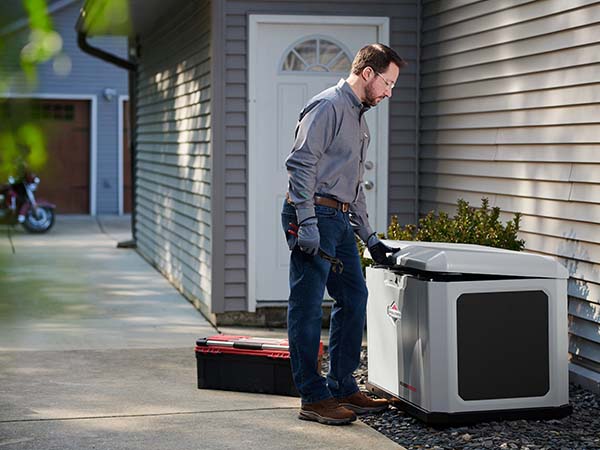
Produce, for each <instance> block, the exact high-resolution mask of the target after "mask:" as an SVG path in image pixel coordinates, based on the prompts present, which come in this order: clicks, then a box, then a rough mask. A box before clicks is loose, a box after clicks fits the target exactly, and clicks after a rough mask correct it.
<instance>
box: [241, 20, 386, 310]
mask: <svg viewBox="0 0 600 450" xmlns="http://www.w3.org/2000/svg"><path fill="white" fill-rule="evenodd" d="M259 24H323V25H328V24H344V25H373V26H376V27H377V28H378V35H379V39H378V40H379V42H381V43H382V44H386V45H389V40H390V19H389V17H357V16H318V15H315V16H307V15H278V14H250V15H249V16H248V86H247V92H248V175H247V178H246V181H247V185H248V203H247V204H248V205H249V206H248V228H247V232H248V254H247V255H246V256H247V259H246V267H247V270H248V285H247V289H248V311H250V312H255V311H256V306H257V305H256V281H257V279H256V270H255V264H256V261H259V260H260V259H259V258H257V257H256V256H257V255H258V252H257V248H256V242H255V239H254V236H255V232H256V230H255V227H256V219H257V215H258V212H257V211H256V210H255V208H253V207H252V204H253V200H254V198H255V197H256V185H255V184H253V183H251V182H250V179H251V174H253V173H256V170H257V167H258V164H259V162H258V161H255V158H253V155H254V154H255V153H256V152H255V151H253V149H255V148H256V145H257V142H256V139H257V136H256V135H255V134H256V132H255V128H256V117H257V113H258V111H257V108H256V100H255V99H256V96H257V93H256V82H255V80H256V70H257V65H258V64H257V61H256V59H257V52H258V51H260V50H259V49H258V48H257V46H256V45H253V43H254V42H256V39H257V33H258V26H259ZM377 108H378V114H381V117H386V118H388V117H389V102H384V103H383V104H381V105H379V106H378V107H377ZM377 131H378V134H379V138H380V139H381V140H382V142H383V143H384V144H383V145H382V147H385V151H384V152H383V151H380V152H379V153H378V160H377V165H376V167H377V177H378V178H377V180H378V181H377V183H378V185H380V186H385V189H386V191H387V185H388V164H387V159H388V153H389V152H388V139H389V136H388V134H389V121H388V120H379V129H378V130H377ZM380 197H381V198H379V199H378V204H377V211H378V213H377V215H378V218H377V221H381V220H382V219H381V218H382V217H383V221H382V222H381V223H386V221H387V206H388V205H387V192H386V195H382V196H380Z"/></svg>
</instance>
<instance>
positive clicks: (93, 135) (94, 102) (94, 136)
mask: <svg viewBox="0 0 600 450" xmlns="http://www.w3.org/2000/svg"><path fill="white" fill-rule="evenodd" d="M2 98H31V99H38V100H88V101H89V102H90V215H92V216H95V215H96V182H97V175H96V173H97V171H98V97H97V96H96V95H87V94H34V93H32V94H10V93H8V94H4V95H2Z"/></svg>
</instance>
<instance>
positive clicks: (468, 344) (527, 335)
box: [456, 291, 550, 400]
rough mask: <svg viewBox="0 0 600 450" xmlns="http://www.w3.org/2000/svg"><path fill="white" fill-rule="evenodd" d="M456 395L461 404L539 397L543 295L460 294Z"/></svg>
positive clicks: (545, 373) (544, 362)
mask: <svg viewBox="0 0 600 450" xmlns="http://www.w3.org/2000/svg"><path fill="white" fill-rule="evenodd" d="M456 328H457V347H458V349H457V351H458V361H457V363H458V393H459V395H460V397H461V398H462V399H463V400H486V399H498V398H517V397H539V396H543V395H545V394H546V393H547V392H548V390H549V388H550V380H549V373H550V369H549V349H548V296H547V295H546V294H545V293H544V292H542V291H521V292H487V293H485V292H484V293H468V294H462V295H460V297H459V298H458V299H457V302H456Z"/></svg>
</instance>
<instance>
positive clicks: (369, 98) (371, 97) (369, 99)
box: [364, 82, 384, 107]
mask: <svg viewBox="0 0 600 450" xmlns="http://www.w3.org/2000/svg"><path fill="white" fill-rule="evenodd" d="M383 99H384V97H382V96H377V95H375V87H374V86H373V82H371V83H369V84H367V85H366V86H365V101H364V103H365V104H366V105H367V106H371V107H373V106H377V104H378V103H379V102H380V101H381V100H383Z"/></svg>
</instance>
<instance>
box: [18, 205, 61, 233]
mask: <svg viewBox="0 0 600 450" xmlns="http://www.w3.org/2000/svg"><path fill="white" fill-rule="evenodd" d="M52 225H54V210H53V209H52V208H48V207H47V206H40V207H38V208H37V217H36V215H35V213H34V212H33V210H32V209H30V210H29V211H28V212H27V215H26V216H25V222H23V227H25V229H26V230H27V231H29V232H30V233H45V232H46V231H48V230H49V229H50V228H52Z"/></svg>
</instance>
